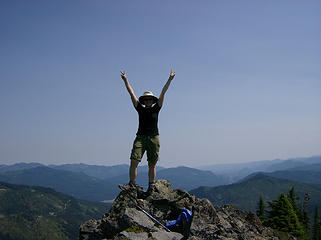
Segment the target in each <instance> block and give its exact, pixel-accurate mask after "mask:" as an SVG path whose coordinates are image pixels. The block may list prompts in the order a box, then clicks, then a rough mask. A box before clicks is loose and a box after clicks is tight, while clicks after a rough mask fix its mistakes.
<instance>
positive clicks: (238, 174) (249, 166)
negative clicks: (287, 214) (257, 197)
mask: <svg viewBox="0 0 321 240" xmlns="http://www.w3.org/2000/svg"><path fill="white" fill-rule="evenodd" d="M317 165H321V156H313V157H307V158H291V159H287V160H280V159H275V160H266V161H256V162H245V163H229V164H215V165H207V166H200V167H198V169H201V170H209V171H212V172H213V173H215V174H216V175H218V176H225V177H227V178H228V181H229V183H235V182H237V181H239V180H241V179H243V178H244V177H246V176H248V175H250V174H252V173H255V172H274V171H283V170H295V169H296V170H303V169H306V170H313V167H315V166H317ZM319 169H320V166H319Z"/></svg>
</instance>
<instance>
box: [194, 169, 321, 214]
mask: <svg viewBox="0 0 321 240" xmlns="http://www.w3.org/2000/svg"><path fill="white" fill-rule="evenodd" d="M292 187H294V190H295V192H296V193H297V194H298V195H299V196H301V198H302V197H303V196H304V194H305V193H309V194H310V196H311V201H310V202H309V207H310V211H312V210H313V209H314V206H316V205H317V206H319V207H321V188H320V187H315V186H311V185H309V184H305V183H301V182H297V181H291V180H285V179H279V178H274V177H271V176H267V175H265V174H263V173H259V174H253V176H250V177H248V178H246V179H244V180H243V181H240V182H238V183H234V184H230V185H225V186H218V187H199V188H196V189H193V190H191V191H190V193H192V194H194V195H196V196H197V197H201V198H207V199H209V200H210V201H211V202H212V203H213V204H214V205H220V206H221V205H224V204H232V205H235V206H236V207H238V208H240V209H243V210H249V211H253V212H255V211H256V209H257V204H258V201H259V198H260V195H262V196H263V198H264V200H265V201H271V200H273V199H276V198H277V197H278V195H279V194H280V193H282V192H283V193H288V192H289V190H290V189H291V188H292Z"/></svg>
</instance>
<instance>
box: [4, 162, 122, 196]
mask: <svg viewBox="0 0 321 240" xmlns="http://www.w3.org/2000/svg"><path fill="white" fill-rule="evenodd" d="M0 181H2V182H8V183H12V184H25V185H29V186H42V187H49V188H53V189H55V190H56V191H58V192H61V193H64V194H68V195H70V196H73V197H75V198H78V199H83V200H88V201H96V202H98V201H103V200H110V199H113V198H114V197H115V196H116V195H117V194H118V193H119V189H118V187H117V185H115V184H114V183H112V182H109V181H108V180H101V179H98V178H94V177H90V176H88V175H86V174H84V173H79V172H71V171H65V170H57V169H53V168H49V167H43V166H42V167H35V168H29V169H24V170H16V171H9V172H5V173H1V174H0Z"/></svg>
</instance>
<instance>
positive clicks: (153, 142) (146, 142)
mask: <svg viewBox="0 0 321 240" xmlns="http://www.w3.org/2000/svg"><path fill="white" fill-rule="evenodd" d="M159 148H160V143H159V136H158V135H156V136H146V135H138V136H136V138H135V141H134V144H133V149H132V152H131V155H130V159H131V160H136V161H139V162H140V161H141V160H142V157H143V155H144V153H145V151H146V152H147V161H148V162H150V163H156V162H157V161H158V156H159Z"/></svg>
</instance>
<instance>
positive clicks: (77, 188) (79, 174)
mask: <svg viewBox="0 0 321 240" xmlns="http://www.w3.org/2000/svg"><path fill="white" fill-rule="evenodd" d="M31 166H34V168H32V167H31ZM125 166H126V165H125ZM23 167H25V168H23ZM126 167H127V169H126V174H123V171H124V165H117V166H112V167H104V166H102V167H101V168H99V167H98V166H90V165H84V164H81V165H78V164H75V165H71V164H69V165H61V166H52V165H50V167H47V166H44V165H40V166H39V165H38V164H35V163H33V164H18V165H14V166H7V167H2V171H0V181H3V182H8V183H12V184H26V185H30V186H42V187H50V188H53V189H55V190H56V191H58V192H61V193H64V194H68V195H70V196H73V197H75V198H78V199H83V200H88V201H104V200H112V199H114V198H115V197H116V196H117V195H118V193H119V192H120V190H119V189H118V184H126V183H128V181H129V179H128V168H129V166H126ZM12 169H19V170H14V171H12ZM62 169H69V170H62ZM104 169H105V170H108V171H110V169H114V173H113V174H110V175H111V176H114V177H108V178H107V177H106V176H104V175H103V174H102V172H103V170H104ZM160 169H161V170H159V171H158V172H157V176H158V178H159V179H162V178H164V179H168V180H170V181H172V182H173V187H174V188H181V189H185V190H191V189H193V188H196V187H199V186H218V185H221V184H224V183H225V182H224V180H223V179H222V178H220V177H217V176H216V175H215V174H214V173H212V172H210V171H202V170H198V169H193V168H188V167H177V168H160ZM5 170H6V171H5ZM147 170H148V167H147V166H142V167H140V168H139V169H138V171H139V174H138V178H137V183H138V184H140V185H141V186H143V187H145V188H147V186H148V173H147ZM84 172H87V173H88V172H91V175H93V173H94V172H97V173H101V174H100V175H99V176H100V177H103V178H104V179H101V178H96V177H93V176H89V175H87V174H85V173H84ZM116 173H117V174H119V175H117V174H116ZM88 174H89V173H88ZM115 175H116V176H115ZM187 176H188V177H187Z"/></svg>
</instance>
